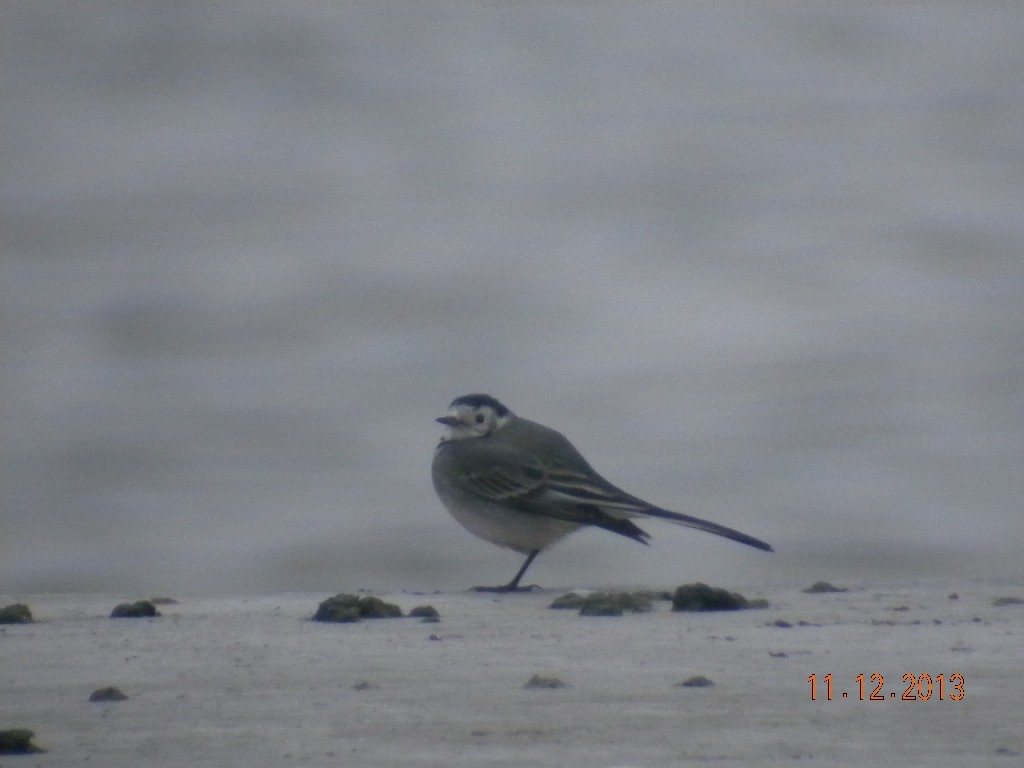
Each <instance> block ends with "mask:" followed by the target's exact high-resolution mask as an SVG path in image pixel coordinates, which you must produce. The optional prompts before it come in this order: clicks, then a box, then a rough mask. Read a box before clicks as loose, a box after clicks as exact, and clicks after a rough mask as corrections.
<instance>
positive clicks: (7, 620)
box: [0, 603, 33, 624]
mask: <svg viewBox="0 0 1024 768" xmlns="http://www.w3.org/2000/svg"><path fill="white" fill-rule="evenodd" d="M32 623H33V620H32V611H30V610H29V609H28V606H27V605H25V604H24V603H11V604H10V605H5V606H4V607H3V608H0V624H32Z"/></svg>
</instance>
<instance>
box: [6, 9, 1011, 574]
mask: <svg viewBox="0 0 1024 768" xmlns="http://www.w3.org/2000/svg"><path fill="white" fill-rule="evenodd" d="M893 5H894V4H891V3H863V2H859V1H858V2H854V1H852V0H851V1H849V2H833V3H821V2H772V3H762V4H753V3H745V4H739V3H734V4H721V3H716V4H706V3H704V4H698V3H693V4H685V3H657V4H649V5H645V6H643V7H636V6H634V5H633V4H623V3H618V2H609V3H587V4H585V5H579V6H577V5H572V4H564V3H557V4H549V5H548V4H543V3H528V4H518V3H513V4H505V3H502V4H498V3H494V4H492V3H468V2H467V3H449V2H441V3H423V2H408V3H336V2H307V3H272V2H217V3H214V2H175V3H163V4H161V3H143V4H128V3H103V2H91V3H81V2H64V3H59V2H7V3H4V4H3V6H2V12H0V22H2V23H0V35H2V38H0V50H2V54H0V55H2V62H0V78H2V83H0V87H2V92H0V98H2V110H0V142H2V145H0V152H2V155H0V162H2V178H0V210H2V213H0V215H2V222H0V228H2V233H0V238H2V241H0V248H2V250H0V398H2V405H0V430H2V433H0V451H2V457H0V459H2V460H0V592H13V591H19V590H20V591H28V590H51V589H52V590H92V589H104V590H116V591H125V592H131V591H143V590H149V591H166V592H174V591H180V590H193V591H199V592H217V591H234V590H243V591H258V590H259V591H263V590H291V589H316V590H340V589H350V588H356V587H373V588H406V589H435V588H459V587H465V586H469V585H471V584H477V583H488V582H490V583H497V582H501V581H504V580H505V579H507V578H508V577H509V576H511V574H512V572H513V571H514V570H515V568H516V567H517V566H518V564H519V557H518V556H517V555H515V554H514V553H509V552H503V551H501V550H499V549H497V548H494V547H492V546H491V545H489V544H487V543H485V542H483V541H480V540H477V539H475V538H473V537H472V536H471V535H470V534H468V533H466V532H465V531H463V530H462V529H461V528H460V527H458V525H457V524H456V523H455V522H454V521H452V520H451V519H450V518H449V517H448V515H447V513H446V512H444V510H443V509H442V507H441V505H440V503H439V502H438V501H437V500H436V498H435V497H434V494H433V490H432V488H431V485H430V480H429V465H430V459H431V453H432V450H433V446H434V444H435V442H436V440H437V438H438V436H439V425H437V424H435V423H434V422H433V418H434V417H435V416H439V415H441V414H442V413H443V412H444V411H445V409H446V407H447V404H448V402H449V401H450V400H451V399H452V398H453V397H455V396H457V395H460V394H464V393H467V392H476V391H482V392H489V393H491V394H493V395H495V396H497V397H499V398H500V399H502V400H503V401H504V402H505V403H506V404H507V405H508V406H510V407H511V408H512V409H514V410H515V411H517V412H518V413H520V414H522V415H524V416H527V417H529V418H532V419H535V420H538V421H542V422H544V423H547V424H549V425H551V426H554V427H556V428H558V429H560V430H561V431H563V432H564V433H566V434H567V435H568V436H569V437H570V438H571V439H572V440H573V441H574V442H575V443H576V445H577V446H578V447H579V448H580V449H581V450H582V451H583V453H584V454H585V455H586V456H587V457H588V458H589V459H590V461H591V463H592V464H594V465H595V466H596V467H597V468H598V469H599V470H601V471H602V472H603V473H604V474H605V475H606V476H607V477H608V478H609V479H611V480H612V481H613V482H616V483H618V484H619V485H622V486H623V487H625V488H626V489H627V490H630V491H632V492H634V493H636V494H638V495H641V496H643V497H645V498H647V499H649V500H651V501H653V502H655V503H660V504H662V505H664V506H668V507H670V508H675V509H679V510H681V511H684V512H688V513H690V514H696V515H699V516H702V517H706V518H709V519H712V520H715V521H717V522H721V523H725V524H727V525H731V526H734V527H736V528H739V529H741V530H743V531H746V532H748V533H751V534H753V535H755V536H758V537H760V538H763V539H766V540H768V541H770V542H771V543H772V544H774V545H775V548H776V550H777V552H776V553H775V554H772V555H767V554H764V553H761V552H757V551H755V550H750V549H747V548H744V547H741V546H737V545H736V544H734V543H732V542H728V541H725V540H720V539H717V538H714V537H710V536H707V535H704V534H700V533H697V532H693V531H688V530H684V529H678V528H675V527H673V526H670V525H664V524H659V523H657V522H654V523H651V524H650V525H648V526H646V527H647V528H648V529H649V530H650V532H651V533H652V534H654V541H653V545H652V547H651V548H650V549H645V548H642V547H639V546H637V545H636V544H634V543H632V542H629V541H627V540H625V539H621V538H619V537H614V536H611V535H609V534H607V533H605V532H601V531H594V532H585V533H580V534H577V535H576V536H574V537H571V538H570V539H569V540H567V541H566V542H564V543H563V544H562V545H560V547H559V548H558V549H556V550H553V551H552V552H550V553H547V554H545V555H544V556H542V557H541V558H539V559H538V561H537V563H536V565H535V566H534V570H533V571H532V572H531V576H532V578H533V580H535V581H538V582H541V583H544V584H547V585H557V584H581V585H600V584H627V583H650V584H659V585H663V586H669V585H674V584H678V583H682V582H684V581H692V580H695V579H701V580H704V581H710V582H712V583H723V584H739V583H750V582H755V583H766V584H767V583H784V582H791V581H801V580H812V579H817V578H829V579H832V580H837V581H845V582H856V581H857V580H861V581H864V580H875V579H879V578H888V577H898V578H917V577H930V576H936V575H962V576H964V577H974V576H989V577H1001V578H1020V576H1021V566H1020V552H1021V550H1022V549H1024V514H1022V499H1024V481H1022V479H1021V475H1022V472H1021V457H1022V456H1024V336H1022V332H1024V300H1022V298H1024V214H1022V211H1024V45H1022V44H1021V40H1024V8H1022V6H1021V5H1020V4H1018V3H1005V2H971V3H956V2H944V3H943V2H934V3H922V4H915V5H911V6H908V7H906V8H896V7H893Z"/></svg>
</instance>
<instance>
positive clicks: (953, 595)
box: [949, 592, 960, 600]
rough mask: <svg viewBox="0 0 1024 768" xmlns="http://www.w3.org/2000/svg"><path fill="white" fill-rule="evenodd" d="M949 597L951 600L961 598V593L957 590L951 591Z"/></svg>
mask: <svg viewBox="0 0 1024 768" xmlns="http://www.w3.org/2000/svg"><path fill="white" fill-rule="evenodd" d="M949 599H950V600H959V599H960V595H958V594H957V593H956V592H950V593H949Z"/></svg>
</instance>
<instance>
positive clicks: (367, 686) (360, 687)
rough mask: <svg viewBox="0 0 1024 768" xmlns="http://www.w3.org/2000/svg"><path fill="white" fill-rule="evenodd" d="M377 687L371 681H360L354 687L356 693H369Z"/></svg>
mask: <svg viewBox="0 0 1024 768" xmlns="http://www.w3.org/2000/svg"><path fill="white" fill-rule="evenodd" d="M376 687H377V686H376V685H374V684H373V683H371V682H370V681H369V680H360V681H359V682H358V683H356V684H355V685H353V686H352V690H354V691H369V690H371V689H373V688H376Z"/></svg>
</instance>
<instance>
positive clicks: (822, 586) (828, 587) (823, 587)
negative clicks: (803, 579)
mask: <svg viewBox="0 0 1024 768" xmlns="http://www.w3.org/2000/svg"><path fill="white" fill-rule="evenodd" d="M800 591H801V592H806V593H807V594H808V595H820V594H823V593H826V592H845V591H846V587H837V586H835V585H834V584H829V583H828V582H827V581H816V582H814V583H813V584H811V586H809V587H807V589H803V590H800Z"/></svg>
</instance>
